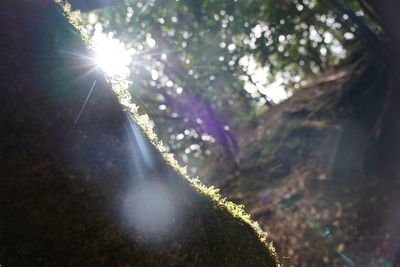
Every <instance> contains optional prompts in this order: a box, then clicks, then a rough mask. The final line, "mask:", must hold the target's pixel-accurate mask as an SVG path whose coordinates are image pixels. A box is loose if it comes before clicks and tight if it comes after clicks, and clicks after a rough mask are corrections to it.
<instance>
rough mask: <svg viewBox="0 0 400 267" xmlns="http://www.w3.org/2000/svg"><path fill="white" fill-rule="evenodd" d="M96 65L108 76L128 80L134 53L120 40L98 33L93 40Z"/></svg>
mask: <svg viewBox="0 0 400 267" xmlns="http://www.w3.org/2000/svg"><path fill="white" fill-rule="evenodd" d="M92 42H93V48H94V53H95V63H96V64H97V65H98V66H99V67H100V68H102V69H103V71H104V72H105V73H106V75H107V76H110V77H114V76H118V77H122V78H126V77H128V75H129V74H130V69H129V65H130V64H131V62H132V54H133V53H132V51H130V50H129V49H127V47H126V46H125V44H123V43H122V42H121V41H120V40H118V39H114V38H112V36H110V35H106V34H104V33H96V34H95V35H94V36H93V38H92Z"/></svg>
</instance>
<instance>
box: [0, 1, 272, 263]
mask: <svg viewBox="0 0 400 267" xmlns="http://www.w3.org/2000/svg"><path fill="white" fill-rule="evenodd" d="M0 27H1V31H0V49H1V53H2V56H1V61H0V81H1V83H0V84H1V85H0V86H1V87H0V114H1V117H0V151H1V154H0V155H1V158H0V264H3V265H4V266H277V265H278V264H277V262H276V259H275V256H274V253H273V252H272V251H271V250H270V248H269V246H267V245H266V244H265V243H263V242H261V241H260V239H259V236H258V234H257V233H256V231H255V230H254V229H253V228H252V227H251V226H250V225H249V224H247V223H245V222H244V220H243V219H241V218H239V217H235V216H233V215H232V214H231V213H229V212H228V210H227V209H226V207H224V206H221V205H218V203H217V202H215V201H212V199H211V198H210V197H209V196H206V195H204V194H200V193H199V192H198V191H196V190H195V189H194V188H193V187H192V186H191V185H190V183H189V182H188V181H187V180H185V179H183V178H182V177H180V175H178V174H177V172H176V171H175V170H174V169H173V168H172V167H170V166H169V165H168V164H166V163H165V162H164V160H162V158H161V156H160V153H159V152H158V151H157V150H156V149H154V147H152V146H149V145H148V144H147V145H148V149H149V151H148V153H149V157H151V158H152V163H151V164H150V165H149V164H148V163H146V158H144V157H143V156H142V155H141V152H142V150H141V146H143V144H140V145H139V144H138V142H139V141H140V140H136V141H135V136H133V137H132V135H133V134H135V133H132V132H131V133H129V131H130V128H129V123H128V120H127V116H126V114H124V112H123V111H122V108H121V106H120V105H119V103H118V101H117V98H116V96H115V95H114V94H113V93H112V91H111V89H110V87H109V86H108V85H107V83H106V82H105V79H104V75H103V74H102V73H101V72H99V70H98V69H96V68H95V66H94V65H93V64H90V62H89V61H88V59H87V57H86V56H87V55H88V53H87V51H86V48H85V45H84V43H83V41H82V40H81V38H80V35H79V33H78V32H77V31H76V30H75V28H74V27H72V26H71V25H70V24H69V23H68V21H67V19H66V18H65V16H64V13H63V12H62V10H61V8H60V7H59V6H58V5H56V4H55V3H54V2H53V1H51V0H4V1H2V2H1V8H0ZM82 55H84V56H82ZM94 81H96V83H95V88H94V89H93V93H92V94H91V96H90V98H89V101H88V102H87V104H86V106H85V109H84V111H83V113H82V115H81V116H80V118H79V120H78V121H77V123H74V121H75V120H76V117H77V113H78V112H79V110H80V109H81V107H82V105H83V103H84V102H85V99H86V97H87V95H88V93H89V91H90V89H91V87H92V85H93V84H94ZM130 139H131V140H134V141H133V142H129V140H130ZM144 140H145V142H148V141H147V139H146V138H144ZM135 162H136V163H138V162H139V164H136V165H135V164H134V163H135Z"/></svg>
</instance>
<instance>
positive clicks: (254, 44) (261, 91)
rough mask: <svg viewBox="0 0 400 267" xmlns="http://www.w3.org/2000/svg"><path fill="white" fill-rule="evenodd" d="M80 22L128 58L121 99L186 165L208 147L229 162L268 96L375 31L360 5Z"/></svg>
mask: <svg viewBox="0 0 400 267" xmlns="http://www.w3.org/2000/svg"><path fill="white" fill-rule="evenodd" d="M87 19H88V21H89V22H90V23H91V25H89V26H88V28H87V30H88V32H89V33H91V34H93V33H94V32H95V31H96V30H99V29H102V30H103V31H104V32H112V33H113V37H115V38H118V39H120V40H122V41H123V42H125V43H126V44H127V45H128V46H129V47H130V48H132V49H133V50H134V51H135V55H134V59H133V63H132V66H131V69H132V73H131V77H130V79H131V80H132V81H134V82H133V84H132V85H131V87H130V92H131V93H132V94H133V96H134V98H135V102H136V103H138V104H139V105H140V106H141V107H142V108H144V109H145V111H146V112H147V113H148V114H149V115H150V116H151V117H152V118H153V119H154V120H155V121H156V125H157V127H158V129H157V131H158V133H159V135H160V136H161V138H162V139H163V140H165V141H166V144H167V146H168V147H169V149H171V150H172V151H174V152H177V153H178V154H179V155H181V159H183V160H184V161H185V162H188V155H189V156H192V157H189V158H191V159H192V160H193V159H194V158H199V157H200V158H202V157H206V156H207V155H210V154H212V153H213V152H216V149H215V147H216V146H213V143H216V144H217V145H219V147H220V149H219V151H220V152H222V153H220V154H223V155H225V159H226V160H228V161H230V162H232V161H233V159H234V155H235V153H236V152H237V149H238V145H237V141H236V138H235V136H234V134H235V133H236V132H237V131H238V130H240V129H246V128H248V127H250V126H251V125H254V124H255V123H257V108H258V106H260V105H262V104H266V105H267V106H270V105H272V104H273V100H272V99H271V98H270V97H269V96H268V94H267V92H269V91H271V90H272V91H273V90H278V88H276V87H277V86H279V83H283V84H284V85H285V86H286V90H288V91H290V90H295V89H297V88H299V87H300V86H301V85H304V84H305V83H307V82H309V81H310V80H312V79H314V77H315V76H316V75H318V74H320V73H322V72H325V71H328V70H330V69H331V68H333V67H335V66H336V65H337V64H339V63H340V62H341V61H343V59H351V57H352V55H353V54H355V53H356V52H357V51H358V50H359V48H360V47H361V46H362V45H364V44H366V43H367V44H369V45H371V46H373V44H374V43H375V42H376V41H377V39H378V36H379V34H380V31H381V30H380V27H379V21H378V20H377V19H376V17H375V16H374V15H373V12H372V11H371V9H370V8H369V6H368V5H367V4H366V3H364V2H363V0H352V1H346V2H344V1H340V0H320V1H316V0H279V1H272V0H268V1H261V0H251V1H237V0H202V1H198V0H163V1H155V0H148V1H141V0H125V1H124V2H123V3H121V4H118V5H115V6H113V7H110V8H108V9H102V10H98V11H96V13H95V15H94V14H91V15H89V16H88V18H87Z"/></svg>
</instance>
